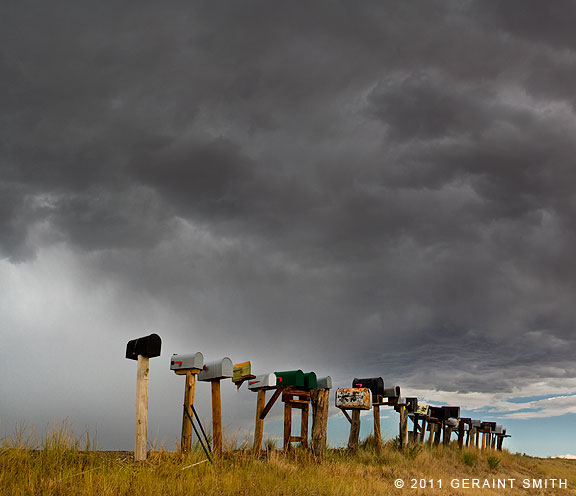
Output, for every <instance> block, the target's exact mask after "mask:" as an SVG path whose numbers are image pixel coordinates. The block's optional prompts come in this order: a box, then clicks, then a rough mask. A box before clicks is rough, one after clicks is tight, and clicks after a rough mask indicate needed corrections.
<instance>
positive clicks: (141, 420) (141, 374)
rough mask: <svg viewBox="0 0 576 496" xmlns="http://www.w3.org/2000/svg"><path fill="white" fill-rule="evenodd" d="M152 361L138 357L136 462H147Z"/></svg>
mask: <svg viewBox="0 0 576 496" xmlns="http://www.w3.org/2000/svg"><path fill="white" fill-rule="evenodd" d="M149 372H150V359H149V358H148V357H145V356H142V355H138V371H137V376H136V434H135V438H134V460H135V461H137V462H142V461H145V460H146V456H147V451H148V450H147V448H148V374H149Z"/></svg>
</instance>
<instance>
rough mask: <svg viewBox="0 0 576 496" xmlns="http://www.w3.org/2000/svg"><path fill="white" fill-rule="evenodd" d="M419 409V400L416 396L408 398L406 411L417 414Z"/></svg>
mask: <svg viewBox="0 0 576 496" xmlns="http://www.w3.org/2000/svg"><path fill="white" fill-rule="evenodd" d="M417 408H418V398H416V397H414V396H412V397H408V398H406V409H407V410H408V411H409V412H410V413H416V409H417Z"/></svg>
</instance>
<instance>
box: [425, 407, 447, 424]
mask: <svg viewBox="0 0 576 496" xmlns="http://www.w3.org/2000/svg"><path fill="white" fill-rule="evenodd" d="M428 416H429V417H431V418H435V419H436V420H438V421H440V422H444V420H446V419H447V418H448V417H447V416H446V411H445V410H444V408H442V407H441V406H431V407H430V410H428Z"/></svg>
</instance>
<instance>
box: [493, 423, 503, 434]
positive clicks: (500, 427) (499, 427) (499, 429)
mask: <svg viewBox="0 0 576 496" xmlns="http://www.w3.org/2000/svg"><path fill="white" fill-rule="evenodd" d="M494 433H495V434H504V426H503V425H498V424H496V429H494Z"/></svg>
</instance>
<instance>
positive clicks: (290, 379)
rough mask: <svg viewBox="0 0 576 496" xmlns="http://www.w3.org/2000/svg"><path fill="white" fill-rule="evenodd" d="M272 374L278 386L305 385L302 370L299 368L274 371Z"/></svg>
mask: <svg viewBox="0 0 576 496" xmlns="http://www.w3.org/2000/svg"><path fill="white" fill-rule="evenodd" d="M274 374H276V385H277V386H279V387H302V388H303V387H306V384H305V382H304V372H302V371H301V370H286V371H284V372H274Z"/></svg>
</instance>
